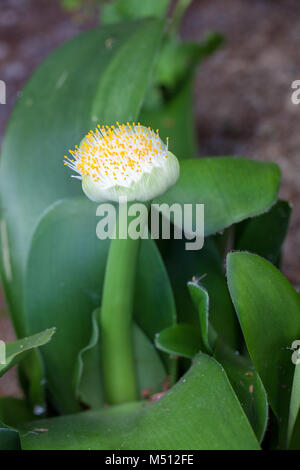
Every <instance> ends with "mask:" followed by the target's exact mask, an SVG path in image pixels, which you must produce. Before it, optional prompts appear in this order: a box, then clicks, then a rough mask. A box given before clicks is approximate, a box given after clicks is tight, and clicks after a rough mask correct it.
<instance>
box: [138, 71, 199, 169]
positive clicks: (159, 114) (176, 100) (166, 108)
mask: <svg viewBox="0 0 300 470" xmlns="http://www.w3.org/2000/svg"><path fill="white" fill-rule="evenodd" d="M193 89H194V80H193V79H192V78H190V79H189V80H187V81H186V83H185V84H184V86H182V88H181V89H180V90H179V91H178V92H177V93H176V94H175V95H174V96H173V97H172V98H171V99H170V100H168V101H167V103H165V104H161V105H160V106H158V107H156V108H155V107H154V108H153V107H152V106H153V104H152V102H153V93H152V94H150V96H149V100H148V99H147V101H146V103H145V104H144V107H143V109H142V111H141V114H140V120H141V122H145V123H147V124H148V125H150V126H151V127H153V129H157V128H158V129H159V135H160V136H161V138H162V139H163V140H164V141H165V140H166V138H167V137H169V139H170V140H169V149H170V151H171V152H173V153H174V155H176V157H177V158H179V159H180V160H183V159H186V158H194V157H195V155H196V153H197V144H196V132H195V126H194V113H193ZM149 101H150V103H151V107H150V104H149Z"/></svg>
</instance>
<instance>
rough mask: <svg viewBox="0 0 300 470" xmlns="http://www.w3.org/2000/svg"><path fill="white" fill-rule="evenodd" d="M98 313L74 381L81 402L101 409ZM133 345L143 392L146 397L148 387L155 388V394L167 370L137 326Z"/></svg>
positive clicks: (140, 386)
mask: <svg viewBox="0 0 300 470" xmlns="http://www.w3.org/2000/svg"><path fill="white" fill-rule="evenodd" d="M98 315H99V313H98V310H95V312H94V314H93V330H92V337H91V340H90V342H89V344H88V346H86V347H85V348H84V349H83V350H82V351H80V353H79V357H78V363H77V369H76V370H75V380H74V384H75V388H76V390H75V392H76V395H77V396H78V398H79V399H80V401H81V402H83V403H84V404H85V405H88V406H89V407H90V408H93V409H97V408H100V407H101V406H103V404H104V403H105V399H104V391H103V385H102V378H101V349H100V342H101V338H99V328H98V322H97V317H98ZM133 345H134V356H135V362H136V374H137V383H138V391H139V395H140V396H141V397H142V392H143V391H144V390H151V393H156V392H159V391H161V390H162V388H163V383H164V381H165V379H166V375H167V374H166V370H165V368H164V366H163V363H162V361H161V359H160V357H159V355H158V353H157V351H156V350H155V348H154V346H153V344H152V343H151V341H150V340H149V339H148V338H147V336H146V335H145V334H144V333H143V331H142V330H141V329H140V328H139V327H138V326H137V325H134V328H133Z"/></svg>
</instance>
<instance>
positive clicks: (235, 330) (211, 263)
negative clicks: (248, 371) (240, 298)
mask: <svg viewBox="0 0 300 470" xmlns="http://www.w3.org/2000/svg"><path fill="white" fill-rule="evenodd" d="M162 251H163V256H164V261H165V264H166V267H167V269H168V273H169V276H170V280H171V283H172V286H173V291H174V296H175V301H176V309H177V313H178V318H179V321H180V322H182V323H191V324H194V325H199V312H197V310H196V307H195V305H194V303H193V301H192V298H191V295H190V292H189V287H188V281H191V280H192V279H193V278H195V279H196V280H197V279H198V282H199V283H201V286H202V288H204V289H205V290H206V291H207V292H208V295H209V299H210V312H209V315H210V324H211V326H212V327H213V329H214V330H215V332H216V334H217V335H220V336H221V338H222V339H223V340H224V341H225V342H227V343H228V344H230V345H231V347H232V348H233V349H237V348H238V347H239V343H240V327H239V324H238V321H237V318H236V314H235V311H234V308H233V305H232V302H231V299H230V295H229V292H228V289H227V284H226V279H225V274H224V272H223V265H222V259H221V256H220V254H219V252H218V250H217V248H216V246H215V243H214V241H213V240H212V239H211V238H206V239H205V242H204V247H203V248H202V249H201V250H197V251H186V250H185V247H184V241H183V240H167V241H166V246H164V245H162ZM179 266H180V269H179V268H178V267H179ZM204 316H206V313H204ZM203 323H205V319H204V321H203ZM204 328H205V326H204ZM210 332H211V333H212V329H211V331H210ZM211 339H215V338H213V337H211ZM211 346H212V344H211Z"/></svg>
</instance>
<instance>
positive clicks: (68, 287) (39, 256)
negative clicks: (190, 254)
mask: <svg viewBox="0 0 300 470" xmlns="http://www.w3.org/2000/svg"><path fill="white" fill-rule="evenodd" d="M96 208H97V205H96V204H93V203H91V202H90V201H89V200H88V199H87V198H85V197H82V198H74V199H71V198H70V199H66V200H64V201H61V202H59V203H56V204H54V205H53V206H52V208H50V209H49V210H48V211H47V212H46V213H45V215H44V217H43V218H42V219H41V221H40V223H39V225H38V227H37V229H36V231H35V235H34V237H33V241H32V246H31V250H30V254H29V259H28V270H27V276H26V278H27V279H26V281H27V282H26V309H25V312H26V319H27V322H28V326H29V329H30V331H31V332H35V331H38V330H39V329H40V327H41V325H43V327H45V328H46V327H47V326H48V325H52V324H54V325H55V326H56V327H57V334H56V335H55V338H54V341H53V342H51V343H50V344H49V345H47V346H46V347H45V348H44V349H43V350H42V351H41V353H42V357H43V360H44V363H45V366H46V370H47V387H48V389H49V391H50V394H51V398H52V402H53V403H54V405H55V406H56V408H57V409H58V410H60V411H62V412H68V413H71V412H76V411H78V410H79V404H78V400H77V397H76V395H75V393H74V386H73V378H74V373H75V371H74V369H75V365H76V362H77V358H78V354H79V352H80V351H81V350H82V349H83V348H85V347H86V346H87V345H88V343H89V341H90V338H91V335H92V312H93V311H94V310H95V308H97V307H99V305H100V304H101V294H102V285H103V279H104V273H105V266H106V259H107V252H108V247H109V240H99V239H98V238H97V237H96V226H97V223H98V221H99V218H97V217H96ZM40 312H43V315H41V314H40ZM134 316H135V321H136V323H137V324H138V326H139V327H140V328H141V329H142V330H143V331H144V333H145V334H146V335H147V337H148V338H149V339H150V340H153V339H154V335H155V333H157V332H159V331H161V330H162V329H164V328H167V327H168V326H171V325H172V324H174V322H175V318H176V312H175V306H174V300H173V296H172V291H171V287H170V285H169V280H168V277H167V274H166V272H165V269H164V265H163V263H162V261H161V258H160V255H159V252H158V250H157V248H156V246H155V243H154V242H153V241H152V240H143V241H142V243H141V251H140V256H139V262H138V270H137V283H136V296H135V302H134ZM66 344H67V345H68V348H66ZM146 373H147V372H146V371H145V374H146ZM99 393H100V392H99Z"/></svg>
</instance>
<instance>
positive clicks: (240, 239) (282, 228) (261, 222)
mask: <svg viewBox="0 0 300 470" xmlns="http://www.w3.org/2000/svg"><path fill="white" fill-rule="evenodd" d="M291 212H292V208H291V206H290V204H289V203H288V202H286V201H277V203H276V204H275V205H274V206H273V207H272V208H271V209H270V210H269V212H267V213H266V214H262V215H260V216H258V217H255V218H254V219H250V220H246V221H245V222H243V223H242V224H241V227H237V229H238V233H237V239H236V243H235V248H236V249H237V250H241V251H243V250H246V251H251V252H253V253H256V254H258V255H260V256H263V257H264V258H266V259H267V260H269V261H271V262H272V263H276V262H277V261H278V258H279V255H280V250H281V247H282V244H283V242H284V239H285V236H286V234H287V230H288V225H289V221H290V216H291Z"/></svg>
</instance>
